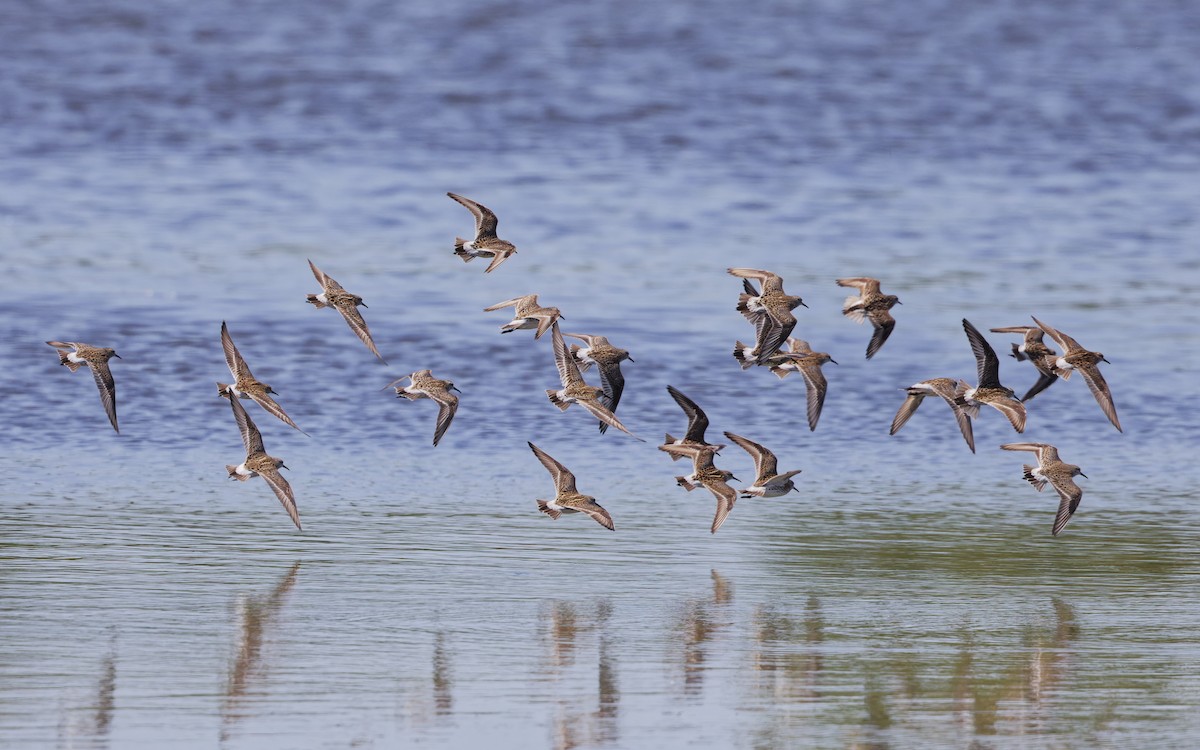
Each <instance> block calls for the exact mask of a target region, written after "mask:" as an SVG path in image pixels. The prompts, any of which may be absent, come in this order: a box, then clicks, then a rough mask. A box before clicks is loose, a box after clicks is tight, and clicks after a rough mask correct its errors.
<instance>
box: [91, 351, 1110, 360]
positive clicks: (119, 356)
mask: <svg viewBox="0 0 1200 750" xmlns="http://www.w3.org/2000/svg"><path fill="white" fill-rule="evenodd" d="M113 356H114V357H116V358H117V359H120V358H121V355H120V354H117V353H116V352H113ZM1104 361H1105V362H1107V361H1108V360H1107V359H1106V360H1104Z"/></svg>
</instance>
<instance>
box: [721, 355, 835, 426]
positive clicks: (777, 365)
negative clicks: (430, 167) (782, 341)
mask: <svg viewBox="0 0 1200 750" xmlns="http://www.w3.org/2000/svg"><path fill="white" fill-rule="evenodd" d="M787 347H788V348H787V350H786V351H785V350H783V349H780V350H779V351H777V352H775V353H774V354H772V355H771V356H769V357H767V358H766V359H765V360H764V361H763V363H762V364H763V365H764V366H766V367H769V368H770V369H771V372H773V373H775V375H776V376H778V377H779V378H780V379H781V380H782V379H783V378H786V377H787V376H788V375H789V374H791V373H793V372H798V373H800V374H801V375H802V376H804V383H805V385H806V386H807V389H808V429H809V431H813V430H816V429H817V420H818V419H820V418H821V409H822V408H823V407H824V406H825V392H826V390H828V388H829V383H828V382H827V381H826V380H825V373H824V372H822V371H821V366H822V365H824V364H825V363H826V362H833V363H834V364H835V365H836V364H837V360H835V359H834V358H833V357H831V356H829V355H828V354H827V353H826V352H814V351H813V350H812V347H810V346H809V345H808V342H807V341H805V340H804V339H798V338H795V337H791V338H789V339H788V340H787ZM733 356H734V359H736V360H737V361H738V362H740V363H741V365H742V369H743V370H745V369H747V368H749V367H753V366H754V364H755V357H754V352H753V350H752V349H751V348H750V347H748V346H746V345H745V344H743V343H742V342H740V341H738V342H736V344H735V345H734V347H733Z"/></svg>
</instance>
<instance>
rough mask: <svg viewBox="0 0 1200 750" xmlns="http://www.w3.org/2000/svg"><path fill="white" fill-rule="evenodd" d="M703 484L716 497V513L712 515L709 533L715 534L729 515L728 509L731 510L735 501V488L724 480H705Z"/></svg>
mask: <svg viewBox="0 0 1200 750" xmlns="http://www.w3.org/2000/svg"><path fill="white" fill-rule="evenodd" d="M704 486H705V487H707V488H708V490H709V492H711V493H713V496H714V497H716V498H717V513H716V515H714V516H713V522H712V529H711V533H713V534H715V533H717V529H719V528H721V524H723V523H725V519H726V518H728V517H729V511H731V510H733V504H734V503H736V502H737V490H735V489H733V488H732V487H730V486H729V485H728V484H726V483H725V482H706V483H705V484H704Z"/></svg>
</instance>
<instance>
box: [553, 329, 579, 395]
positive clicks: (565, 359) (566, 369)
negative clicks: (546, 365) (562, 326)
mask: <svg viewBox="0 0 1200 750" xmlns="http://www.w3.org/2000/svg"><path fill="white" fill-rule="evenodd" d="M550 331H551V333H550V341H551V342H552V343H553V345H554V364H555V366H557V367H558V379H559V380H560V381H561V382H562V386H563V388H567V387H568V386H570V385H572V384H574V383H582V382H583V373H581V372H579V363H578V362H576V361H575V358H574V357H572V356H571V352H570V351H568V350H567V344H566V342H565V341H563V337H562V332H561V331H559V330H558V323H557V322H555V323H554V324H552V325H551V327H550Z"/></svg>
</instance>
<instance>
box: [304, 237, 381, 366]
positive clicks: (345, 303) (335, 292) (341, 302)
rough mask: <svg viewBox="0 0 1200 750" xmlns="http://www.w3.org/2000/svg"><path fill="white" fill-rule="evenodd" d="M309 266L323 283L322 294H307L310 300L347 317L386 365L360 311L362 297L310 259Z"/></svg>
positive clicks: (361, 337) (369, 347) (353, 329)
mask: <svg viewBox="0 0 1200 750" xmlns="http://www.w3.org/2000/svg"><path fill="white" fill-rule="evenodd" d="M308 267H309V268H311V269H312V272H313V276H315V277H317V281H318V282H320V284H321V292H320V294H309V295H307V298H308V301H309V302H311V303H312V304H313V305H315V306H316V308H317V309H318V310H320V309H321V308H322V307H332V308H334V309H335V310H337V311H338V312H340V313H341V314H342V317H343V318H345V319H346V324H347V325H349V326H350V330H351V331H354V334H355V335H356V336H358V337H359V338H360V339H362V342H363V343H364V344H366V345H367V348H368V349H370V350H371V353H372V354H374V355H375V356H376V357H379V361H380V362H383V363H384V364H385V365H386V364H387V361H386V360H384V358H383V355H382V354H380V353H379V350H378V349H376V348H375V342H374V341H372V340H371V332H370V331H369V330H368V329H367V322H366V321H365V320H363V317H362V315H360V314H359V312H358V306H359V305H362V306H363V307H366V305H365V304H363V301H362V297H359V296H358V295H357V294H351V293H350V292H347V291H346V290H345V289H343V288H342V285H341V284H339V283H337V282H336V281H334V280H333V279H332V278H330V277H329V276H326V275H325V274H324V273H323V272H322V271H321V269H319V268H317V267H316V266H315V265H314V264H313V262H312V261H311V260H310V261H309V262H308Z"/></svg>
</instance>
